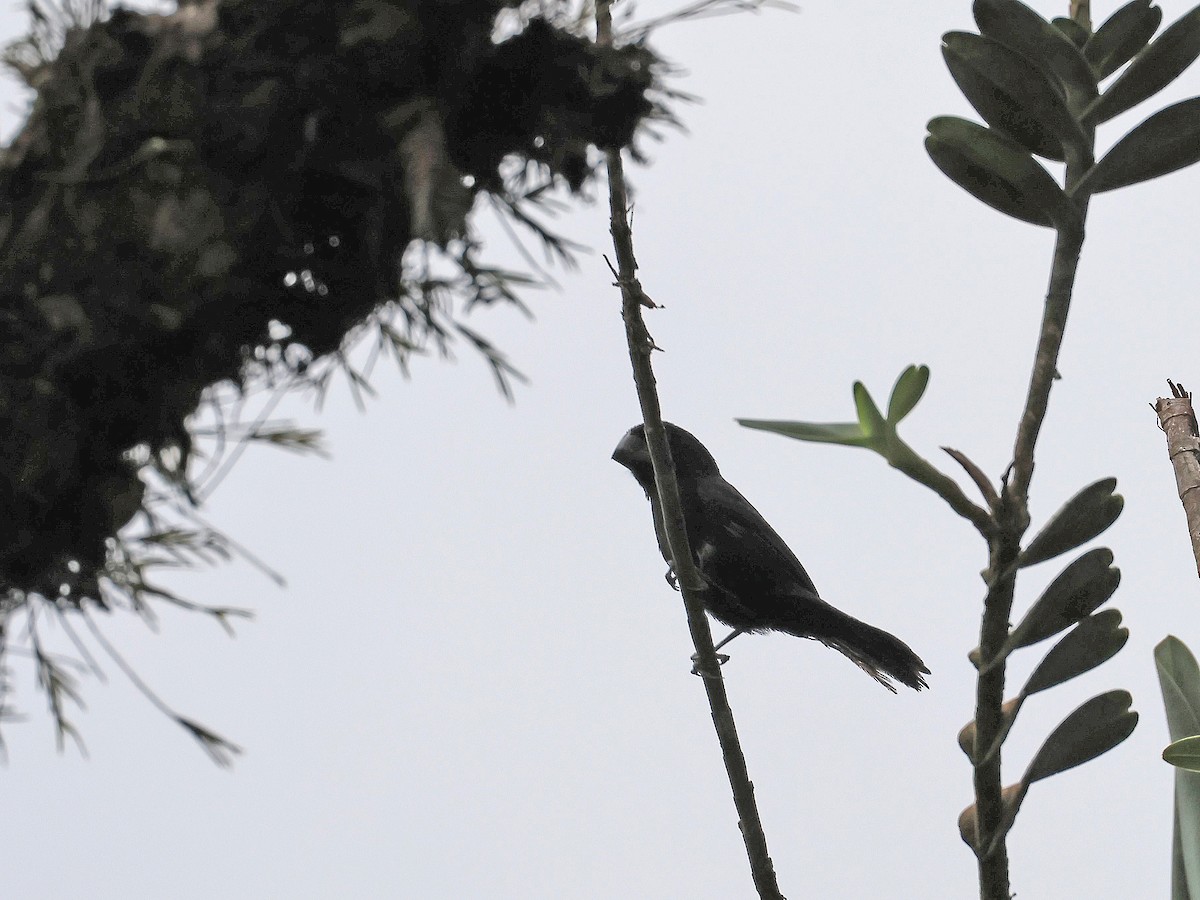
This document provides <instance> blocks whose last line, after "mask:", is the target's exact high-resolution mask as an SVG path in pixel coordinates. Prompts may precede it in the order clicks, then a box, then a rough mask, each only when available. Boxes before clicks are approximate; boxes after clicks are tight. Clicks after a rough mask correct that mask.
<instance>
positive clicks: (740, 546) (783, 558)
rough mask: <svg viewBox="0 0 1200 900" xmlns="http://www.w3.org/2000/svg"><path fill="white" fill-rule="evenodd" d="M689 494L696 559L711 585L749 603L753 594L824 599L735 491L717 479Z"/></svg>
mask: <svg viewBox="0 0 1200 900" xmlns="http://www.w3.org/2000/svg"><path fill="white" fill-rule="evenodd" d="M689 493H691V494H692V496H691V498H690V499H691V500H692V503H691V504H690V505H691V506H694V508H693V509H688V510H685V518H687V520H688V531H689V532H691V534H689V538H690V539H691V541H692V553H693V554H694V555H695V557H696V562H697V564H698V565H699V567H700V569H701V572H702V573H703V574H704V577H705V578H706V579H707V580H708V581H709V582H710V583H711V584H713V585H715V586H717V587H720V588H722V589H724V590H726V591H729V592H731V593H733V594H735V595H738V596H740V597H743V598H747V599H748V596H749V595H750V594H752V593H753V594H766V595H775V596H780V595H790V596H792V597H797V598H809V599H814V600H819V599H820V595H819V594H818V593H817V589H816V586H815V585H814V584H813V582H812V579H811V578H809V576H808V572H806V571H805V570H804V566H802V565H801V564H800V560H798V559H797V558H796V554H794V553H793V552H792V551H791V549H790V548H789V547H788V545H787V544H786V543H784V540H783V538H781V537H780V536H779V535H778V534H777V533H776V532H775V529H773V528H772V527H771V526H770V525H769V524H768V523H767V520H766V519H764V518H763V517H762V515H761V514H760V513H759V511H758V510H756V509H755V508H754V507H753V506H752V505H751V504H750V501H749V500H747V499H746V498H745V497H743V496H742V494H741V492H739V491H738V489H737V488H735V487H734V486H733V485H731V484H730V483H729V482H728V481H726V480H725V479H724V478H721V477H719V476H718V477H715V478H704V479H700V480H699V481H698V482H697V483H696V489H695V491H694V492H689Z"/></svg>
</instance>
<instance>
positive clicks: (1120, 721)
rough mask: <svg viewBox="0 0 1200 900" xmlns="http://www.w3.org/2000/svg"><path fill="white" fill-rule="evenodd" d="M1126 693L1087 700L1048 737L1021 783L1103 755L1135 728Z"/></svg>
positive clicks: (1120, 692) (1129, 697)
mask: <svg viewBox="0 0 1200 900" xmlns="http://www.w3.org/2000/svg"><path fill="white" fill-rule="evenodd" d="M1132 703H1133V697H1131V696H1130V695H1129V691H1109V692H1108V693H1106V694H1100V695H1099V696H1098V697H1093V698H1092V699H1091V700H1088V701H1087V702H1086V703H1084V704H1083V705H1082V706H1080V707H1079V708H1078V709H1076V710H1075V711H1074V712H1073V713H1071V714H1070V715H1069V716H1067V717H1066V718H1065V719H1063V721H1062V724H1060V725H1059V726H1058V727H1057V728H1055V729H1054V731H1052V732H1051V733H1050V737H1048V738H1046V740H1045V742H1044V743H1043V744H1042V746H1041V748H1040V749H1039V750H1038V752H1037V753H1036V754H1034V757H1033V761H1032V762H1031V763H1030V764H1029V768H1028V769H1026V770H1025V777H1024V778H1023V779H1022V781H1023V782H1024V783H1025V784H1027V785H1028V784H1033V783H1034V782H1035V781H1041V780H1042V779H1043V778H1049V777H1050V776H1051V775H1057V774H1058V773H1059V772H1065V771H1066V770H1067V769H1073V768H1074V767H1075V766H1079V765H1082V764H1083V763H1085V762H1088V761H1089V760H1093V759H1095V758H1096V757H1097V756H1100V755H1101V754H1102V753H1107V752H1108V751H1109V750H1111V749H1112V748H1113V747H1115V746H1117V744H1119V743H1121V741H1123V740H1125V738H1127V737H1129V735H1131V734H1132V733H1133V729H1134V728H1136V727H1137V720H1138V714H1137V713H1135V712H1133V711H1132V710H1130V708H1129V707H1130V706H1131V705H1132Z"/></svg>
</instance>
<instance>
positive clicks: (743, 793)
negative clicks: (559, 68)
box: [596, 0, 784, 900]
mask: <svg viewBox="0 0 1200 900" xmlns="http://www.w3.org/2000/svg"><path fill="white" fill-rule="evenodd" d="M596 39H597V42H599V43H601V44H607V43H611V42H612V13H611V4H610V2H609V0H599V2H597V4H596ZM606 162H607V168H608V185H609V211H610V216H611V218H610V229H611V232H612V237H613V249H614V251H615V253H616V257H617V285H618V286H619V287H620V289H621V312H622V318H623V319H624V321H625V334H626V338H627V340H628V344H629V359H630V363H631V365H632V367H633V377H634V383H635V384H636V386H637V394H638V401H639V403H640V404H641V408H642V418H643V420H644V421H645V426H646V444H647V446H648V447H649V450H650V459H651V462H652V463H653V465H654V479H655V484H656V487H657V490H658V495H659V499H660V502H661V505H662V517H663V526H664V531H665V532H666V536H667V542H668V545H669V546H670V549H671V558H672V560H673V569H674V571H675V576H676V578H677V580H678V584H679V587H680V590H681V592H682V594H683V600H684V607H685V609H686V610H687V620H688V629H689V631H690V632H691V635H692V643H693V644H694V645H695V647H696V659H697V671H698V672H699V673H700V674H701V675H702V676H703V677H702V682H703V684H704V689H705V691H706V693H707V695H708V704H709V709H710V711H711V714H712V720H713V725H714V727H715V729H716V732H717V740H718V742H719V743H720V746H721V755H722V758H723V759H724V761H725V771H726V773H727V775H728V777H729V786H730V788H731V789H732V791H733V802H734V806H735V808H736V809H737V813H738V827H739V828H740V829H741V832H742V839H743V841H744V842H745V845H746V855H747V857H748V858H749V860H750V872H751V877H752V878H753V880H754V886H755V889H756V890H757V891H758V895H759V897H761V898H763V900H784V898H783V895H782V894H781V893H780V891H779V884H778V881H777V880H776V877H775V868H774V865H773V864H772V862H771V857H770V854H769V853H768V851H767V839H766V835H765V833H764V832H763V827H762V820H761V818H760V817H759V814H758V805H757V803H756V802H755V799H754V785H753V783H752V782H751V781H750V775H749V772H748V771H747V769H746V757H745V754H743V752H742V747H741V741H740V740H739V739H738V734H737V726H736V724H735V722H734V719H733V710H732V709H731V708H730V706H729V697H728V696H727V695H726V693H725V682H724V679H723V678H722V677H721V668H720V665H719V664H718V662H717V657H716V653H715V651H714V650H713V641H712V632H711V630H710V629H709V625H708V619H707V618H706V617H705V614H704V607H703V605H702V604H701V603H700V601H699V600H698V599H697V592H698V591H700V590H703V588H704V581H703V579H702V578H701V577H700V573H699V572H698V571H696V567H695V565H694V564H693V562H692V554H691V549H690V548H689V546H688V539H687V531H686V529H685V527H684V520H683V508H682V504H681V502H680V499H679V488H678V485H677V483H676V479H675V467H674V464H673V463H672V462H671V456H670V450H669V448H668V446H667V438H666V431H665V430H664V428H663V423H662V411H661V409H660V407H659V402H658V393H657V391H656V389H655V381H654V372H653V369H652V367H651V365H650V353H651V352H652V351H653V349H654V341H653V339H652V338H651V337H650V333H649V331H648V330H647V329H646V324H645V322H644V321H643V319H642V308H643V307H650V308H652V307H653V306H654V304H653V302H652V301H651V300H650V299H649V297H647V296H646V293H645V292H644V291H643V290H642V286H641V284H640V283H639V282H638V280H637V261H636V259H635V257H634V253H633V234H632V232H631V230H630V227H629V194H628V191H627V189H626V186H625V170H624V166H623V164H622V162H621V153H620V151H619V150H611V151H608V153H607V154H606Z"/></svg>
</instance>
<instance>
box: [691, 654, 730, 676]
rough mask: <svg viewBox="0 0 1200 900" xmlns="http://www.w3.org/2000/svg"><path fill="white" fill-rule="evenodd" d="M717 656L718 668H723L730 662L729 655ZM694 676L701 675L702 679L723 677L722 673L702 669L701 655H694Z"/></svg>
mask: <svg viewBox="0 0 1200 900" xmlns="http://www.w3.org/2000/svg"><path fill="white" fill-rule="evenodd" d="M716 656H717V666H718V667H720V666H723V665H725V663H727V662H729V654H728V653H718V654H716ZM692 674H693V675H699V676H700V677H701V678H720V677H721V673H720V672H714V671H708V670H704V669H701V668H700V654H699V653H693V654H692Z"/></svg>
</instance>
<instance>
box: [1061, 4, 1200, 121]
mask: <svg viewBox="0 0 1200 900" xmlns="http://www.w3.org/2000/svg"><path fill="white" fill-rule="evenodd" d="M1197 57H1200V6H1198V7H1196V8H1195V9H1193V10H1192V11H1191V12H1189V13H1187V14H1186V15H1184V16H1183V17H1182V18H1181V19H1179V20H1178V21H1176V22H1175V23H1174V24H1172V25H1171V27H1170V28H1168V29H1167V30H1166V31H1164V32H1163V33H1162V34H1160V35H1159V36H1158V40H1156V41H1155V42H1154V43H1152V44H1151V45H1150V46H1149V47H1146V48H1145V49H1144V50H1142V51H1141V52H1140V53H1139V54H1138V55H1137V56H1135V57H1134V58H1133V62H1131V63H1130V64H1129V68H1127V69H1126V70H1125V71H1124V72H1122V73H1121V77H1120V78H1118V79H1117V80H1116V81H1114V82H1113V83H1112V86H1111V87H1110V88H1109V89H1108V90H1107V91H1105V92H1104V93H1103V94H1101V95H1100V96H1099V97H1098V98H1097V99H1096V100H1094V101H1093V102H1092V103H1091V105H1090V106H1088V108H1087V109H1086V110H1085V111H1084V113H1083V118H1082V121H1083V122H1084V123H1085V124H1087V125H1099V124H1100V123H1101V122H1107V121H1108V120H1109V119H1111V118H1112V117H1113V116H1119V115H1120V114H1121V113H1123V112H1125V110H1127V109H1132V108H1133V107H1135V106H1137V105H1138V104H1139V103H1141V102H1142V101H1143V100H1145V99H1146V98H1147V97H1152V96H1154V95H1155V94H1157V93H1158V92H1159V91H1161V90H1162V89H1163V88H1165V87H1166V86H1167V85H1168V84H1170V83H1171V82H1172V81H1174V80H1175V79H1176V78H1178V77H1179V75H1180V73H1182V72H1183V70H1184V69H1186V68H1187V67H1188V66H1190V65H1191V64H1192V63H1194V62H1195V61H1196V58H1197Z"/></svg>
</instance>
